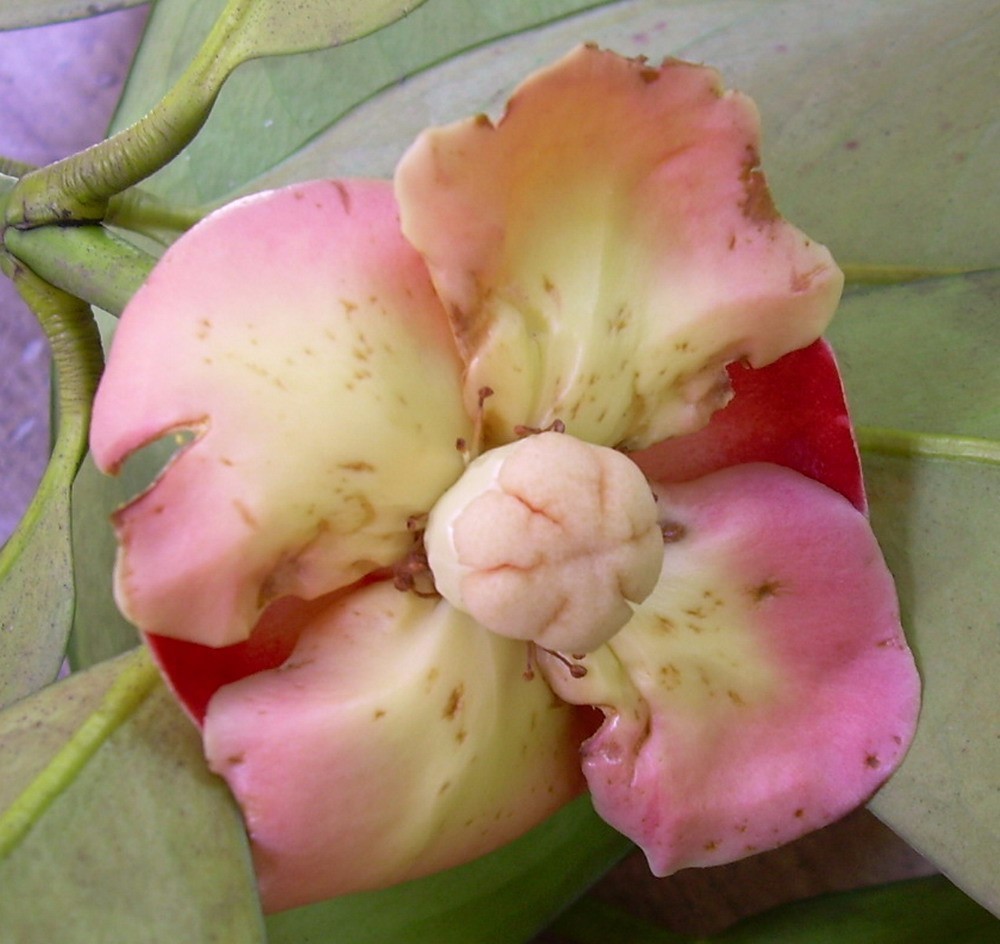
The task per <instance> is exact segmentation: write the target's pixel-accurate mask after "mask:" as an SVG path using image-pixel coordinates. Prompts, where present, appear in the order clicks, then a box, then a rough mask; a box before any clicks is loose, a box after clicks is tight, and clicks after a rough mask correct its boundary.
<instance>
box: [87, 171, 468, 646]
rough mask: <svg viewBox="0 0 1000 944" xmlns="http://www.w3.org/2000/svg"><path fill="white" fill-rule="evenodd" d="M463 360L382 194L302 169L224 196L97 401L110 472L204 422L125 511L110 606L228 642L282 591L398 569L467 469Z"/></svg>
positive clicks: (152, 301)
mask: <svg viewBox="0 0 1000 944" xmlns="http://www.w3.org/2000/svg"><path fill="white" fill-rule="evenodd" d="M460 373H461V365H460V362H459V359H458V356H457V352H456V351H455V348H454V341H453V339H452V337H451V333H450V330H449V327H448V323H447V319H446V316H445V314H444V312H443V310H442V308H441V306H440V302H439V301H438V299H437V298H436V296H435V294H434V291H433V288H432V286H431V284H430V281H429V278H428V276H427V272H426V268H425V266H424V264H423V262H422V261H421V259H420V258H419V256H418V255H417V254H416V253H415V252H414V251H413V250H412V248H411V247H410V246H409V245H408V244H407V243H406V242H405V240H404V239H403V238H402V235H401V233H400V232H399V227H398V214H397V208H396V205H395V201H394V199H393V196H392V191H391V187H390V186H389V185H388V184H385V183H380V182H366V181H315V182H313V183H309V184H300V185H296V186H293V187H289V188H286V189H284V190H279V191H272V192H268V193H264V194H258V195H255V196H254V197H251V198H247V199H245V200H241V201H237V202H236V203H234V204H231V205H229V206H227V207H225V208H224V209H222V210H220V211H219V212H218V213H216V214H213V215H212V216H210V217H208V218H207V219H206V220H205V221H203V222H202V223H201V224H199V225H198V226H197V227H195V228H194V229H192V230H191V231H190V232H189V233H188V234H187V235H185V236H184V237H183V238H182V239H181V240H179V241H178V242H177V243H176V244H175V245H174V246H172V247H171V249H170V250H169V251H168V252H167V253H166V255H165V256H164V258H163V259H162V260H161V261H160V263H159V264H158V266H157V267H156V269H155V270H154V272H153V274H152V275H151V276H150V279H149V281H148V282H147V283H146V284H145V285H144V286H143V288H142V289H141V290H140V292H139V293H137V295H136V296H135V298H134V299H133V301H132V302H131V303H130V305H129V306H128V308H127V310H126V312H125V314H124V315H123V317H122V321H121V325H120V327H119V329H118V333H117V336H116V339H115V342H114V345H113V348H112V352H111V357H110V359H109V363H108V368H107V371H106V373H105V376H104V379H103V381H102V383H101V387H100V389H99V391H98V395H97V399H96V401H95V409H94V425H93V432H92V444H93V449H94V453H95V457H96V458H97V460H98V462H100V463H101V465H102V466H103V467H105V468H108V469H113V468H115V467H116V466H118V465H120V463H121V462H122V461H123V459H124V458H125V457H126V456H127V455H128V454H129V453H130V452H131V451H132V450H133V449H135V448H137V447H138V446H139V445H141V444H142V443H144V442H147V441H149V440H150V439H152V438H155V437H156V436H157V435H160V434H162V433H163V432H165V431H167V430H172V429H175V428H177V427H178V426H181V425H189V424H190V423H191V417H197V418H199V426H200V433H199V435H198V437H197V439H196V440H195V441H194V442H193V443H191V444H189V445H188V446H187V447H186V448H185V449H184V450H183V451H182V452H181V453H179V454H178V455H176V456H175V458H174V460H173V461H172V462H171V463H170V464H169V465H168V467H167V468H166V469H165V470H164V472H163V474H162V475H161V476H160V477H159V478H158V480H157V481H156V482H155V483H154V484H153V485H152V486H151V487H150V488H149V489H148V490H147V491H145V492H144V493H143V494H142V495H141V496H139V497H138V498H137V499H136V500H135V501H134V502H132V503H131V504H130V505H129V506H127V507H126V508H125V509H123V510H122V511H121V512H119V514H118V516H117V524H118V528H119V534H120V538H121V548H122V549H121V554H120V557H119V566H118V571H117V578H116V583H117V588H118V593H119V601H120V604H121V605H122V607H123V609H124V611H125V612H126V615H128V616H129V618H130V619H132V620H133V621H134V622H136V624H137V625H138V626H139V627H140V628H141V629H143V630H144V631H146V632H151V633H155V634H160V635H167V636H174V637H176V638H185V639H191V640H194V641H198V642H202V643H204V644H207V645H215V646H225V645H229V644H232V643H235V642H237V641H239V640H241V639H244V638H246V636H247V635H248V634H249V632H250V630H251V628H252V626H253V625H254V623H255V621H256V619H257V617H258V616H259V615H260V613H261V612H262V610H263V608H264V607H265V606H266V605H267V604H268V603H270V602H271V601H272V600H274V599H277V598H279V597H281V596H283V595H287V594H294V595H297V596H301V597H305V598H312V597H317V596H320V595H322V594H325V593H328V592H331V591H333V590H335V589H337V588H338V587H341V586H346V585H348V584H350V583H352V582H354V581H355V580H356V579H358V578H360V577H362V576H364V574H365V573H367V572H368V571H370V570H372V569H374V568H376V567H380V566H385V565H388V564H390V563H392V562H393V561H394V560H395V559H397V558H398V557H400V556H402V555H403V554H404V553H405V552H406V550H407V548H408V547H409V544H410V542H411V541H412V535H411V534H410V533H409V531H408V529H407V527H406V522H407V519H408V518H409V517H410V516H412V515H414V514H419V513H422V512H426V511H427V510H428V509H429V508H430V506H431V504H432V503H433V501H434V500H435V499H436V498H437V496H438V495H439V494H440V492H441V491H443V490H444V489H445V488H446V487H447V486H448V485H450V484H451V482H452V481H454V479H455V478H456V477H457V476H458V475H459V474H460V472H461V469H462V461H461V456H460V455H459V454H458V452H457V450H456V448H455V442H456V439H458V438H460V437H463V436H468V435H469V431H470V429H471V424H470V421H469V419H468V417H467V416H466V414H465V413H464V410H463V409H462V406H461V402H460V394H459V391H460V388H461V381H460Z"/></svg>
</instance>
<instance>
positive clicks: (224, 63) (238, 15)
mask: <svg viewBox="0 0 1000 944" xmlns="http://www.w3.org/2000/svg"><path fill="white" fill-rule="evenodd" d="M249 5H250V3H249V0H231V2H230V3H229V4H228V5H227V6H226V9H225V10H224V11H223V13H222V15H221V16H220V18H219V19H218V21H217V22H216V23H215V26H214V27H213V28H212V31H211V32H210V33H209V35H208V37H207V38H206V39H205V42H204V43H203V45H202V47H201V49H200V50H199V51H198V54H197V55H196V56H195V58H194V60H193V61H192V62H191V64H190V65H189V66H188V67H187V69H185V71H184V73H183V74H182V75H181V77H180V78H179V79H178V81H177V84H176V85H174V87H173V88H171V89H170V91H169V92H167V94H166V95H165V96H164V97H163V98H162V99H161V100H160V101H159V102H158V103H157V104H156V105H155V106H154V107H153V108H152V110H151V111H149V112H148V113H147V114H146V115H145V116H143V117H142V118H140V119H139V120H138V121H137V122H135V123H134V124H133V125H131V126H129V127H128V128H125V129H124V130H122V131H120V132H118V134H115V135H113V136H112V137H110V138H108V139H107V140H106V141H102V142H100V143H99V144H95V145H94V146H93V147H90V148H87V149H86V150H85V151H81V152H80V153H78V154H73V155H71V156H70V157H67V158H65V159H63V160H61V161H58V162H56V163H55V164H52V165H50V166H48V167H44V168H40V169H38V170H35V171H32V172H30V173H28V174H25V175H24V176H23V177H22V178H21V180H20V182H19V183H18V186H17V187H16V188H15V193H14V194H12V197H11V200H10V202H9V205H8V212H7V223H8V224H10V225H13V226H17V227H19V228H22V229H27V228H31V227H35V226H42V225H44V224H46V223H53V222H65V221H68V220H73V221H99V220H102V219H103V218H104V215H105V212H106V210H107V205H108V201H109V200H110V199H111V197H113V196H115V195H116V194H119V193H122V192H123V191H125V190H127V189H128V188H129V187H133V186H135V185H136V184H137V183H139V182H140V181H142V180H144V179H145V178H146V177H148V176H150V175H151V174H153V173H155V172H156V171H157V170H159V169H160V168H161V167H163V166H164V165H166V164H167V163H169V162H170V161H171V160H173V158H174V157H176V156H177V155H178V154H179V153H180V152H181V150H183V148H184V147H186V146H187V144H188V143H189V142H190V141H191V140H192V139H193V138H194V136H195V135H196V134H197V133H198V131H199V130H200V129H201V127H202V125H203V124H204V123H205V121H206V120H207V118H208V115H209V112H210V111H211V109H212V106H213V105H214V104H215V100H216V98H217V97H218V94H219V91H220V90H221V88H222V84H223V82H224V81H225V80H226V78H227V77H228V76H229V74H230V73H231V72H232V71H233V69H235V68H236V66H238V65H239V64H240V63H241V62H242V61H244V59H246V58H248V55H247V53H246V52H245V51H244V50H243V48H242V44H241V42H240V27H241V24H242V22H243V19H244V18H245V16H246V8H247V7H249Z"/></svg>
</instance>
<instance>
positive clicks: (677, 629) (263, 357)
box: [92, 47, 918, 910]
mask: <svg viewBox="0 0 1000 944" xmlns="http://www.w3.org/2000/svg"><path fill="white" fill-rule="evenodd" d="M758 137H759V122H758V117H757V114H756V111H755V109H754V107H753V105H752V103H751V102H750V101H749V100H748V99H747V98H745V97H744V96H742V95H740V94H739V93H736V92H730V91H724V90H723V88H722V86H721V84H720V80H719V77H718V75H717V74H716V73H715V72H714V71H712V70H710V69H708V68H704V67H700V66H694V65H690V64H687V63H683V62H679V61H673V60H668V61H667V62H665V63H663V64H662V65H661V66H659V67H652V66H650V65H648V64H647V63H646V62H644V61H639V60H627V59H623V58H620V57H618V56H615V55H613V54H611V53H608V52H603V51H599V50H597V49H596V48H593V47H581V48H579V49H577V50H576V51H574V52H572V53H571V54H570V55H569V56H567V57H566V58H565V59H563V60H561V61H560V62H558V63H556V64H555V65H553V66H551V67H549V68H547V69H544V70H542V71H540V72H538V73H536V74H535V75H533V76H532V77H531V78H529V79H528V80H527V81H526V82H525V83H524V84H523V85H522V86H521V87H520V88H519V89H518V90H517V91H516V92H515V94H514V96H513V98H512V99H511V101H510V103H509V105H508V108H507V111H506V113H505V114H504V116H503V118H502V119H501V120H500V121H499V122H497V123H496V124H494V123H493V122H491V121H490V120H489V119H487V118H485V117H483V116H478V117H475V118H472V119H469V120H468V121H463V122H459V123H457V124H455V125H452V126H449V127H445V128H438V129H432V130H429V131H427V132H425V133H424V134H422V135H421V136H420V138H419V139H418V140H417V142H416V143H415V144H414V145H413V147H412V148H411V149H410V150H409V152H408V153H407V154H406V155H405V157H404V158H403V160H402V162H401V164H400V166H399V168H398V170H397V173H396V177H395V180H394V182H393V183H389V182H383V181H370V180H340V181H316V182H312V183H306V184H301V185H296V186H292V187H289V188H286V189H283V190H278V191H273V192H268V193H263V194H258V195H255V196H252V197H249V198H246V199H243V200H240V201H237V202H236V203H233V204H231V205H229V206H228V207H226V208H224V209H222V210H220V211H218V212H217V213H215V214H213V215H212V216H210V217H209V218H207V219H206V220H205V221H203V222H202V223H201V224H200V225H198V226H196V227H195V228H194V229H192V230H191V231H190V232H189V233H188V234H187V235H186V236H185V237H183V238H182V239H181V240H180V241H179V242H178V243H176V244H175V245H174V246H173V247H172V248H171V249H170V250H169V251H168V252H167V253H166V255H165V256H164V258H163V259H162V260H161V262H160V263H159V265H158V266H157V267H156V269H155V270H154V272H153V273H152V275H151V276H150V278H149V280H148V281H147V282H146V284H145V285H144V286H143V287H142V289H141V290H140V291H139V292H138V293H137V294H136V296H135V298H134V299H133V300H132V302H131V304H130V305H129V307H128V309H127V310H126V312H125V314H124V315H123V318H122V321H121V325H120V328H119V330H118V334H117V337H116V340H115V344H114V348H113V350H112V353H111V357H110V359H109V363H108V368H107V372H106V374H105V377H104V380H103V382H102V385H101V389H100V391H99V393H98V397H97V401H96V403H95V413H94V423H93V430H92V450H93V454H94V457H95V459H96V461H97V462H98V464H99V465H100V466H101V468H103V469H105V470H107V471H112V472H113V471H115V470H116V469H117V468H118V467H119V466H120V465H121V464H122V463H123V462H124V461H125V459H126V458H127V457H128V456H129V455H130V454H131V453H132V452H134V451H135V450H136V449H138V448H140V447H142V446H143V445H145V444H147V443H149V442H151V441H153V440H155V439H157V438H159V437H162V436H164V435H166V434H168V433H171V432H176V431H181V430H190V431H193V433H194V434H195V435H194V439H193V441H192V442H190V443H188V444H187V445H185V446H184V447H183V448H182V449H181V450H180V451H179V453H178V454H177V455H176V456H175V458H174V459H173V460H172V461H171V463H170V464H169V465H168V467H167V468H166V469H165V470H164V471H163V473H162V474H161V475H160V477H159V478H158V479H157V481H156V482H154V483H153V485H152V486H151V487H150V488H149V489H148V490H147V491H146V492H145V493H143V494H142V495H140V496H138V497H137V498H136V499H135V500H134V501H132V502H131V503H130V504H129V505H127V506H126V507H124V508H123V509H121V510H120V511H119V512H118V513H117V514H116V517H115V525H116V528H117V531H118V535H119V539H120V543H121V551H120V557H119V562H118V566H117V569H116V593H117V597H118V600H119V604H120V606H121V607H122V609H123V611H124V612H125V613H126V615H127V616H128V617H129V618H130V619H131V620H132V621H133V622H135V624H136V625H137V626H138V627H139V628H140V629H141V630H142V631H143V633H144V634H145V635H146V638H147V639H148V641H149V642H150V644H151V646H152V648H153V650H154V652H155V654H156V656H157V658H158V660H159V662H160V665H161V667H162V669H163V671H164V673H165V676H166V678H167V679H168V681H169V683H170V684H171V685H172V687H173V688H174V690H175V691H176V693H177V695H178V697H179V698H180V700H181V701H182V703H183V704H184V705H185V706H186V708H187V710H188V711H189V712H190V714H191V715H192V717H193V718H194V719H195V721H196V722H197V723H198V724H199V725H200V726H201V728H202V730H203V733H204V741H205V750H206V755H207V757H208V760H209V763H210V765H211V766H212V768H213V769H214V770H216V771H217V772H218V773H220V774H221V775H222V776H224V777H225V778H226V780H227V781H228V782H229V784H230V786H231V788H232V790H233V792H234V793H235V795H236V797H237V799H238V801H239V803H240V805H241V807H242V809H243V811H244V814H245V817H246V822H247V827H248V831H249V834H250V837H251V840H252V843H253V849H254V855H255V861H256V866H257V870H258V874H259V877H260V883H261V891H262V895H263V900H264V904H265V907H266V908H268V909H270V910H280V909H283V908H288V907H293V906H296V905H300V904H303V903H306V902H309V901H314V900H318V899H322V898H325V897H330V896H332V895H336V894H343V893H346V892H352V891H358V890H361V889H367V888H375V887H381V886H386V885H389V884H392V883H395V882H400V881H404V880H407V879H411V878H415V877H417V876H420V875H424V874H428V873H430V872H433V871H436V870H439V869H444V868H448V867H450V866H453V865H456V864H459V863H461V862H463V861H467V860H469V859H471V858H474V857H476V856H479V855H482V854H484V853H486V852H488V851H489V850H491V849H494V848H496V847H498V846H499V845H502V844H503V843H506V842H508V841H509V840H511V839H513V838H515V837H516V836H518V835H520V834H521V833H523V832H525V831H526V830H528V829H529V828H531V827H532V826H533V825H535V824H537V823H538V822H540V821H541V820H543V819H544V818H545V817H547V816H548V815H550V814H551V813H552V812H553V811H554V810H556V809H558V808H559V807H560V806H561V805H563V804H564V803H566V802H567V801H568V800H569V799H571V798H572V797H574V796H575V795H577V794H578V793H579V792H580V791H581V790H583V789H584V788H587V789H589V791H590V793H591V796H592V798H593V802H594V804H595V807H596V809H597V811H598V812H599V813H600V815H601V816H603V817H604V818H605V819H606V820H607V821H608V822H609V823H611V824H612V825H614V826H615V827H616V828H618V829H620V830H621V831H623V832H624V833H625V834H626V835H628V836H629V837H631V838H632V839H634V840H635V841H636V842H637V843H638V844H639V845H641V846H642V847H643V848H644V849H645V851H646V853H647V856H648V857H649V860H650V863H651V866H652V868H653V869H654V871H656V872H657V874H665V873H668V872H671V871H674V870H676V869H679V868H683V867H685V866H689V865H708V864H714V863H717V862H723V861H729V860H731V859H734V858H739V857H741V856H744V855H747V854H749V853H751V852H754V851H757V850H761V849H765V848H770V847H772V846H774V845H777V844H779V843H781V842H784V841H787V840H789V839H792V838H794V837H795V836H797V835H800V834H801V833H803V832H805V831H807V830H810V829H814V828H816V827H818V826H820V825H823V824H824V823H827V822H829V821H831V820H833V819H835V818H837V817H839V816H841V815H842V814H843V813H845V812H847V811H848V810H849V809H851V808H853V807H854V806H856V805H857V804H859V803H861V802H863V801H864V800H865V799H866V798H867V797H868V796H869V795H870V794H871V793H872V792H873V791H874V790H875V789H876V788H877V787H878V786H879V785H880V784H881V783H882V781H883V780H884V779H885V778H886V777H887V776H888V775H889V774H890V772H891V771H892V770H893V769H894V767H895V766H896V765H897V764H898V763H899V761H900V760H901V758H902V756H903V754H904V752H905V750H906V747H907V744H908V743H909V740H910V737H911V735H912V732H913V727H914V724H915V719H916V714H917V707H918V682H917V677H916V673H915V670H914V666H913V662H912V658H911V656H910V653H909V651H908V650H907V648H906V645H905V641H904V638H903V634H902V630H901V628H900V624H899V615H898V608H897V604H896V598H895V593H894V589H893V585H892V580H891V577H890V575H889V573H888V571H887V569H886V566H885V564H884V562H883V560H882V557H881V554H880V552H879V549H878V546H877V544H876V542H875V538H874V536H873V534H872V532H871V529H870V528H869V526H868V523H867V519H866V517H865V514H864V512H865V505H864V493H863V488H862V483H861V475H860V467H859V462H858V456H857V450H856V447H855V443H854V439H853V436H852V432H851V428H850V422H849V419H848V414H847V410H846V407H845V405H844V399H843V393H842V389H841V384H840V378H839V375H838V372H837V368H836V364H835V362H834V360H833V357H832V354H831V352H830V350H829V348H828V347H827V346H826V344H825V342H823V341H822V340H819V338H820V335H821V334H822V332H823V330H824V328H825V326H826V325H827V323H828V321H829V319H830V318H831V317H832V315H833V311H834V308H835V306H836V304H837V301H838V299H839V295H840V291H841V286H842V276H841V274H840V272H839V270H838V269H837V267H836V265H835V264H834V263H833V261H832V259H831V257H830V255H829V253H828V252H827V251H826V250H825V249H824V248H823V247H821V246H819V245H818V244H816V243H814V242H812V241H811V240H810V239H809V238H808V237H806V236H805V235H803V234H802V233H801V232H799V231H798V230H797V229H795V228H794V227H793V226H791V225H790V224H789V223H787V222H786V221H784V220H783V219H782V218H781V217H780V216H779V214H778V213H777V211H776V210H775V208H774V205H773V204H772V202H771V198H770V195H769V191H768V188H767V185H766V182H765V180H764V177H763V175H762V173H761V171H760V170H759V168H758ZM425 527H426V528H427V532H426V551H427V555H426V556H425V555H424V529H425ZM428 557H429V560H430V563H429V570H428V565H427V563H426V562H427V558H428ZM435 580H436V582H437V590H438V591H440V594H443V595H439V594H437V593H431V594H430V595H428V594H427V593H421V592H417V591H419V590H420V589H421V587H423V588H425V589H427V590H428V591H430V590H431V589H432V588H433V587H434V584H433V581H435ZM397 585H398V586H397ZM411 585H412V586H411ZM398 587H402V588H403V589H402V590H401V589H399V588H398ZM487 626H488V627H489V628H487ZM595 709H596V710H595ZM581 760H582V764H581Z"/></svg>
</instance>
